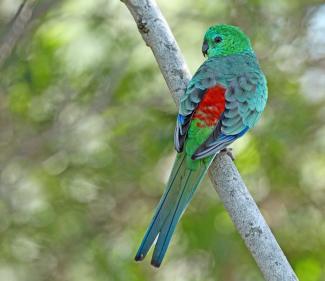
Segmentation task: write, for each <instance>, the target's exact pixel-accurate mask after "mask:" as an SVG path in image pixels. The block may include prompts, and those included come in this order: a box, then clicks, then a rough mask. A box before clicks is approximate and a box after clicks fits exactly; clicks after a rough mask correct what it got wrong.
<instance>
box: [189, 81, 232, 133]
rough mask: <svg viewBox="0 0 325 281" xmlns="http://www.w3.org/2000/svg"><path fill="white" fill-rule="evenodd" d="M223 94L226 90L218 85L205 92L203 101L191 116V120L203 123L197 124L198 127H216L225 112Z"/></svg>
mask: <svg viewBox="0 0 325 281" xmlns="http://www.w3.org/2000/svg"><path fill="white" fill-rule="evenodd" d="M225 92H226V89H225V88H223V87H221V86H219V85H217V86H215V87H213V88H210V89H208V90H206V92H205V94H204V96H203V99H202V100H201V102H200V103H199V105H198V107H197V108H196V110H195V113H194V115H193V119H199V120H201V121H203V122H200V123H198V124H197V125H198V126H199V127H201V128H203V127H206V126H208V127H210V126H215V125H216V123H217V121H218V120H219V118H220V116H221V114H222V113H223V112H224V110H225V105H226V100H225Z"/></svg>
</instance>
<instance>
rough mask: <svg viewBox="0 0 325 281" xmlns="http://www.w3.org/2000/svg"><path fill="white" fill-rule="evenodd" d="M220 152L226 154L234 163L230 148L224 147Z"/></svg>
mask: <svg viewBox="0 0 325 281" xmlns="http://www.w3.org/2000/svg"><path fill="white" fill-rule="evenodd" d="M220 152H222V153H226V154H227V155H228V156H229V157H230V158H231V160H232V161H235V156H234V155H233V154H232V148H230V147H226V148H224V149H222V150H221V151H220Z"/></svg>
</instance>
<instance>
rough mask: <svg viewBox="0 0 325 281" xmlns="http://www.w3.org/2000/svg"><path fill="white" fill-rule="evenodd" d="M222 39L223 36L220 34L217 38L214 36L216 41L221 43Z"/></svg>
mask: <svg viewBox="0 0 325 281" xmlns="http://www.w3.org/2000/svg"><path fill="white" fill-rule="evenodd" d="M221 41H222V38H221V37H220V36H217V37H216V38H214V42H216V43H220V42H221Z"/></svg>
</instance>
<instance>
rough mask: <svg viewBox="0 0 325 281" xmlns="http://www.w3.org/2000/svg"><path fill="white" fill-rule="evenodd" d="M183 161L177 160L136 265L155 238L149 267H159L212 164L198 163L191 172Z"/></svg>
mask: <svg viewBox="0 0 325 281" xmlns="http://www.w3.org/2000/svg"><path fill="white" fill-rule="evenodd" d="M185 158H186V156H185V153H182V154H179V155H178V156H177V158H176V161H175V163H174V166H173V169H172V173H171V175H170V178H169V181H168V183H167V187H166V189H165V192H164V194H163V196H162V198H161V199H160V202H159V204H158V207H157V209H156V212H155V215H154V216H153V218H152V221H151V223H150V225H149V227H148V229H147V231H146V234H145V236H144V238H143V240H142V243H141V245H140V247H139V250H138V252H137V254H136V256H135V260H137V261H140V260H143V259H144V258H145V256H146V255H147V253H148V251H149V249H150V247H151V245H152V244H153V243H154V241H155V239H156V238H157V236H158V239H157V243H156V246H155V250H154V253H153V257H152V260H151V264H152V265H153V266H156V267H159V266H160V264H161V262H162V260H163V258H164V256H165V253H166V251H167V248H168V245H169V242H170V240H171V237H172V235H173V233H174V231H175V228H176V225H177V223H178V221H179V219H180V217H181V215H182V213H183V211H184V210H185V209H186V207H187V205H188V203H189V202H190V201H191V199H192V196H193V195H194V192H195V190H196V188H197V186H198V185H199V183H200V181H201V180H202V178H203V176H204V175H205V173H206V170H207V168H208V167H209V165H210V163H211V161H209V163H207V162H204V161H202V160H201V162H200V165H199V166H198V168H197V169H196V170H190V169H188V168H187V163H186V161H185V160H186V159H185ZM211 160H212V158H211Z"/></svg>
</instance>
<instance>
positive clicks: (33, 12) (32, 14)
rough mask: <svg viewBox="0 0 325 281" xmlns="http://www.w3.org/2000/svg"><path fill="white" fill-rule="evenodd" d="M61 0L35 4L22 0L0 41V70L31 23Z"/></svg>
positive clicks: (35, 0) (28, 0)
mask: <svg viewBox="0 0 325 281" xmlns="http://www.w3.org/2000/svg"><path fill="white" fill-rule="evenodd" d="M61 1H62V0H46V1H42V2H41V3H40V4H38V5H37V4H36V2H37V0H24V1H23V2H22V4H21V5H20V6H19V8H18V10H17V13H16V14H15V16H14V17H13V19H12V20H11V21H10V23H9V24H8V28H7V29H8V30H7V32H6V34H5V35H4V37H3V38H1V40H0V68H1V67H2V66H3V65H4V63H5V62H6V60H7V59H8V58H9V57H10V55H11V53H12V51H13V50H14V48H15V47H16V45H17V44H18V42H19V41H20V39H21V38H22V37H23V36H24V35H25V33H26V31H27V30H28V28H29V27H30V25H31V23H32V22H33V21H34V20H35V19H36V18H39V17H40V16H42V15H43V14H45V13H46V12H47V11H48V10H49V9H50V8H51V7H52V6H54V5H56V4H58V3H60V2H61Z"/></svg>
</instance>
